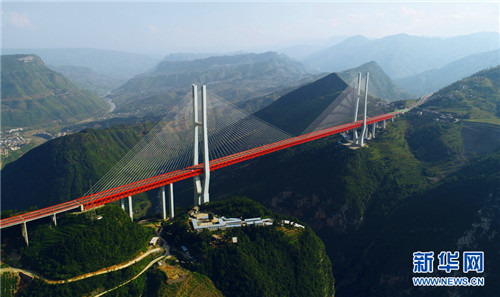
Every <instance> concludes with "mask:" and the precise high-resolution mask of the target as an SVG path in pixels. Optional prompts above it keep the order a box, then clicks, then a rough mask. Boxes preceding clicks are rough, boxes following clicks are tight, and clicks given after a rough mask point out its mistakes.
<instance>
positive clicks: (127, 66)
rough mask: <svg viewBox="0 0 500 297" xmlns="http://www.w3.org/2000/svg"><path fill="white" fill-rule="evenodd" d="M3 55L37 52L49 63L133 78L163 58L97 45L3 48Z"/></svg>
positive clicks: (122, 77)
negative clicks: (97, 47)
mask: <svg viewBox="0 0 500 297" xmlns="http://www.w3.org/2000/svg"><path fill="white" fill-rule="evenodd" d="M2 52H3V54H36V55H38V56H39V57H41V58H42V59H43V61H44V62H45V63H47V65H54V66H79V67H88V68H91V69H92V70H93V71H95V72H97V73H101V74H105V75H107V76H111V77H115V78H120V79H129V78H131V77H132V76H134V75H137V74H139V73H143V72H146V71H147V70H150V69H151V68H152V67H154V66H155V64H156V63H158V62H159V61H160V59H159V58H154V57H150V56H147V55H141V54H133V53H127V52H121V51H113V50H103V49H93V48H57V49H56V48H54V49H2Z"/></svg>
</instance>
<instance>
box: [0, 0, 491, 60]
mask: <svg viewBox="0 0 500 297" xmlns="http://www.w3.org/2000/svg"><path fill="white" fill-rule="evenodd" d="M499 8H500V4H499V2H498V1H481V2H478V1H476V2H470V1H469V2H436V1H429V2H422V1H419V2H408V1H406V2H395V1H385V2H380V1H363V2H353V1H349V2H345V1H344V2H338V1H326V2H325V1H322V2H312V3H311V2H293V1H292V2H273V3H268V2H265V3H264V2H261V1H258V2H205V1H203V2H188V3H185V2H166V1H156V2H149V3H142V2H136V1H120V2H107V3H101V2H93V1H91V2H89V1H87V2H74V1H57V2H45V1H31V2H20V1H18V0H16V1H14V0H6V1H3V7H2V47H3V48H69V47H89V48H102V49H115V50H121V51H128V52H148V53H162V54H164V53H170V52H179V51H184V52H229V51H238V50H256V49H263V50H264V49H266V48H267V49H276V48H279V47H280V46H285V45H293V44H300V43H302V42H307V41H310V42H311V40H318V39H327V38H329V37H332V36H345V35H358V34H359V35H364V36H366V37H371V38H379V37H384V36H388V35H394V34H399V33H407V34H410V35H418V36H456V35H463V34H469V33H475V32H480V31H496V32H498V31H499V26H500V25H499V14H500V9H499Z"/></svg>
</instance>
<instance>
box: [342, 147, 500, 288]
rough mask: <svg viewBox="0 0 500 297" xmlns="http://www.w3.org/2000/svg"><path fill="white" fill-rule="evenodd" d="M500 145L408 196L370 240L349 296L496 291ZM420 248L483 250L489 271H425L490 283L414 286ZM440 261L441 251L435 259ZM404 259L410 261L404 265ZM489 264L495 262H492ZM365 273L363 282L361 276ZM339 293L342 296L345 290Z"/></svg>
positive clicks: (351, 277) (352, 274)
mask: <svg viewBox="0 0 500 297" xmlns="http://www.w3.org/2000/svg"><path fill="white" fill-rule="evenodd" d="M498 168H500V151H498V150H497V151H496V152H494V153H491V154H488V155H485V156H483V157H482V158H480V159H479V160H477V161H474V162H471V163H470V164H469V165H467V166H466V167H464V168H462V169H461V170H460V171H458V172H456V173H455V174H452V175H451V176H449V177H448V178H446V179H444V180H442V181H441V182H440V183H439V184H438V185H436V186H435V187H434V188H432V189H430V190H427V191H425V192H423V193H421V194H419V195H416V196H414V197H411V198H410V199H407V200H406V201H405V203H403V204H402V205H401V206H400V207H398V208H397V209H396V210H395V211H394V213H393V214H392V215H391V217H390V218H389V220H388V222H387V224H385V225H384V229H383V231H382V232H380V233H381V234H380V236H379V237H377V238H376V239H374V241H373V242H372V243H371V245H370V246H367V247H366V248H365V250H364V252H363V254H362V256H361V257H360V258H359V259H358V260H357V263H356V265H355V266H353V267H352V268H351V269H350V271H349V273H348V275H347V276H346V278H345V282H344V283H341V284H340V287H339V288H338V290H339V292H344V293H345V294H343V296H367V295H370V296H395V295H398V294H399V293H400V292H402V291H404V292H405V296H442V295H453V294H460V296H495V295H496V294H497V292H498V283H496V282H495V281H494V280H496V279H498V278H499V277H500V272H499V271H498V269H496V268H495V267H498V265H499V263H500V241H499V240H498V237H497V236H496V234H498V232H499V230H500V224H499V223H498V222H499V219H500V218H499V214H500V212H499V211H498V210H499V209H500V191H499V189H498V185H499V184H500V171H499V170H498ZM416 251H434V253H435V255H436V256H437V254H438V253H440V252H441V251H459V253H460V254H461V255H462V252H463V251H483V252H484V254H485V258H484V259H485V263H484V267H485V273H484V274H476V273H468V274H465V273H463V272H462V269H463V268H462V265H463V264H462V263H463V262H462V256H461V258H460V259H461V260H460V269H459V270H458V271H456V272H452V273H449V274H447V273H445V272H442V271H441V272H439V271H436V270H437V269H436V268H435V273H432V274H428V275H425V276H439V277H449V276H453V277H472V276H479V277H484V278H485V286H484V287H469V288H467V287H455V288H453V287H448V288H432V287H427V288H422V287H420V288H419V287H413V286H412V285H411V278H412V277H418V276H424V275H422V274H420V275H419V274H418V273H412V267H411V261H412V253H414V252H416ZM437 261H438V259H437V257H436V260H435V262H434V263H435V264H436V262H437ZM402 263H409V264H407V265H403V264H402ZM486 267H489V268H486ZM361 277H362V278H363V279H364V281H363V282H359V281H357V280H358V279H359V278H361ZM339 296H341V295H340V294H339Z"/></svg>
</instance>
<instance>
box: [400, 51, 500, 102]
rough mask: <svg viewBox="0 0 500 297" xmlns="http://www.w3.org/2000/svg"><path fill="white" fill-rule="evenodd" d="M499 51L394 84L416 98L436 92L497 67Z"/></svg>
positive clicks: (454, 63) (467, 59)
mask: <svg viewBox="0 0 500 297" xmlns="http://www.w3.org/2000/svg"><path fill="white" fill-rule="evenodd" d="M499 63H500V50H499V49H497V50H494V51H489V52H485V53H480V54H475V55H471V56H467V57H465V58H462V59H460V60H457V61H453V62H451V63H449V64H446V65H445V66H443V67H441V68H438V69H432V70H429V71H426V72H423V73H419V74H416V75H413V76H410V77H404V78H401V79H398V80H396V83H397V84H399V85H400V86H402V87H403V88H405V89H406V90H408V91H409V92H411V93H412V94H415V95H417V96H423V95H426V94H430V93H432V92H436V91H438V90H439V89H441V88H443V87H445V86H447V85H449V84H451V83H453V82H455V81H457V80H460V79H462V78H464V77H467V76H470V75H472V74H474V73H475V72H477V71H480V70H483V69H486V68H489V67H494V66H497V65H498V64H499Z"/></svg>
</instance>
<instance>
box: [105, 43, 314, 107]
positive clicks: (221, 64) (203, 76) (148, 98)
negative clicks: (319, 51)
mask: <svg viewBox="0 0 500 297" xmlns="http://www.w3.org/2000/svg"><path fill="white" fill-rule="evenodd" d="M314 77H315V76H314V75H311V74H310V72H309V71H308V69H307V67H305V66H304V65H302V64H301V63H300V62H297V61H294V60H292V59H290V58H288V57H287V56H285V55H279V54H277V53H275V52H267V53H262V54H239V55H234V56H215V57H209V58H205V59H197V60H188V61H163V62H161V63H160V64H158V66H157V67H156V69H155V70H154V71H152V72H149V73H144V74H141V75H138V76H135V77H134V78H132V79H130V80H129V81H127V82H126V83H125V84H124V85H122V86H121V87H119V88H118V89H116V90H114V91H113V92H112V93H111V94H110V95H109V96H108V97H109V98H112V100H113V101H114V102H115V103H116V104H117V111H129V110H137V109H138V108H141V107H142V106H144V105H149V106H157V109H158V108H159V109H162V110H165V108H168V107H169V106H172V105H175V104H177V101H176V100H179V97H182V96H184V95H185V94H186V93H187V92H189V91H190V90H189V88H190V86H191V84H193V83H198V84H207V85H208V88H209V90H210V92H213V93H215V94H217V95H218V96H221V97H222V98H224V99H225V100H227V101H230V102H238V101H246V100H249V99H251V98H256V97H260V96H264V95H267V94H270V93H273V92H275V91H277V90H279V89H283V88H286V87H290V86H295V85H297V84H301V83H302V82H307V81H310V80H312V79H313V78H314ZM168 97H170V98H168ZM166 98H168V99H166Z"/></svg>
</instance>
